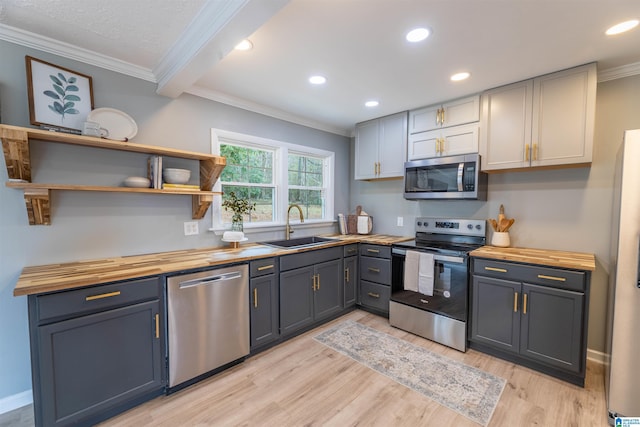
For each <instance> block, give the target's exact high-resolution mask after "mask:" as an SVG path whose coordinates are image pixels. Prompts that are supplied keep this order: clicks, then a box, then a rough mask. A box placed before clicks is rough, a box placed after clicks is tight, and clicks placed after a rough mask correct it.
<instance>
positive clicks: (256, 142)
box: [210, 128, 336, 234]
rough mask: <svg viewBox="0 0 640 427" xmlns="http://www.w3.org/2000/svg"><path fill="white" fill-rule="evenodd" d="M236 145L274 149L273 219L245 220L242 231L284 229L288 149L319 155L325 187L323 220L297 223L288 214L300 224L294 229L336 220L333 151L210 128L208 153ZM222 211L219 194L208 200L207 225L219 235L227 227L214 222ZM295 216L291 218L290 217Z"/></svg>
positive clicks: (219, 185)
mask: <svg viewBox="0 0 640 427" xmlns="http://www.w3.org/2000/svg"><path fill="white" fill-rule="evenodd" d="M225 142H228V143H231V144H239V145H245V146H253V147H255V148H261V149H267V150H272V151H274V179H275V183H274V184H275V193H276V195H275V199H276V200H275V212H274V215H275V220H274V221H273V222H255V223H251V222H245V224H244V231H245V234H247V233H252V232H261V231H274V230H279V229H284V227H285V225H286V214H287V208H288V204H287V203H286V202H287V199H288V188H289V187H288V167H287V156H288V153H289V151H291V152H293V153H296V154H301V155H308V156H314V157H320V158H322V159H323V168H324V170H323V178H324V186H325V188H326V193H327V194H326V196H325V211H326V215H325V218H324V219H312V220H309V219H305V221H304V223H303V224H300V222H299V220H298V219H297V216H295V215H294V216H292V218H291V223H292V224H300V225H299V226H298V228H312V227H321V226H326V225H329V224H333V223H335V222H336V220H335V219H334V216H335V215H334V212H335V211H334V205H335V153H334V152H333V151H328V150H322V149H319V148H314V147H308V146H305V145H300V144H292V143H290V142H284V141H278V140H274V139H268V138H262V137H259V136H255V135H248V134H242V133H238V132H231V131H227V130H223V129H216V128H212V129H211V152H212V153H213V154H216V155H219V154H220V144H221V143H225ZM212 190H213V191H217V192H220V191H222V183H221V182H220V180H217V181H216V183H215V185H214V186H213V189H212ZM221 212H222V197H221V196H215V197H214V199H213V203H211V224H212V227H211V229H210V230H212V231H214V232H216V234H222V232H224V231H225V230H227V229H228V225H225V224H224V223H220V222H218V218H220V215H221ZM294 218H295V219H294Z"/></svg>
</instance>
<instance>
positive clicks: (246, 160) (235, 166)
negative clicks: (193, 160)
mask: <svg viewBox="0 0 640 427" xmlns="http://www.w3.org/2000/svg"><path fill="white" fill-rule="evenodd" d="M220 154H221V155H222V156H225V157H226V158H227V166H226V167H225V168H224V169H223V170H222V175H221V176H220V180H221V181H222V182H246V183H251V184H271V183H272V182H273V152H271V151H267V150H259V149H256V148H247V147H239V146H236V145H231V144H220Z"/></svg>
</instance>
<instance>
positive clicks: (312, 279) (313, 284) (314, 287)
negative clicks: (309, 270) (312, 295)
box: [311, 274, 316, 291]
mask: <svg viewBox="0 0 640 427" xmlns="http://www.w3.org/2000/svg"><path fill="white" fill-rule="evenodd" d="M311 287H312V288H313V290H314V291H315V290H316V275H315V274H314V275H313V276H311Z"/></svg>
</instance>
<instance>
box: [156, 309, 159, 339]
mask: <svg viewBox="0 0 640 427" xmlns="http://www.w3.org/2000/svg"><path fill="white" fill-rule="evenodd" d="M156 338H160V315H159V314H156Z"/></svg>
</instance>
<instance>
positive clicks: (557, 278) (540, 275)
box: [538, 274, 567, 282]
mask: <svg viewBox="0 0 640 427" xmlns="http://www.w3.org/2000/svg"><path fill="white" fill-rule="evenodd" d="M538 279H548V280H555V281H556V282H566V281H567V278H566V277H556V276H545V275H544V274H538Z"/></svg>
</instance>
